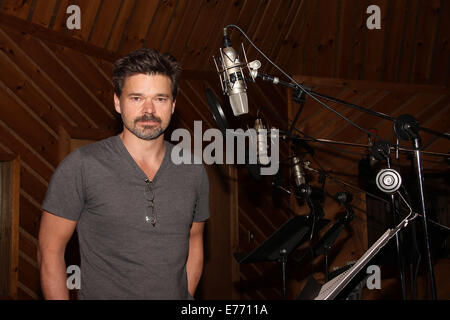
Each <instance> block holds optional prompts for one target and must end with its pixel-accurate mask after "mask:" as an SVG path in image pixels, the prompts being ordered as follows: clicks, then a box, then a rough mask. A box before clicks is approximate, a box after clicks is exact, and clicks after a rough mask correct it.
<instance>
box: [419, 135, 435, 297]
mask: <svg viewBox="0 0 450 320" xmlns="http://www.w3.org/2000/svg"><path fill="white" fill-rule="evenodd" d="M414 148H415V154H416V166H417V179H418V185H419V195H420V205H421V209H422V216H423V228H424V235H425V245H426V249H427V250H426V251H427V260H428V269H429V273H430V283H431V296H432V299H433V300H437V293H436V282H435V278H434V270H433V257H432V255H431V244H430V235H429V233H428V223H427V214H426V208H425V197H424V192H423V174H422V162H421V158H420V151H419V149H420V138H415V139H414Z"/></svg>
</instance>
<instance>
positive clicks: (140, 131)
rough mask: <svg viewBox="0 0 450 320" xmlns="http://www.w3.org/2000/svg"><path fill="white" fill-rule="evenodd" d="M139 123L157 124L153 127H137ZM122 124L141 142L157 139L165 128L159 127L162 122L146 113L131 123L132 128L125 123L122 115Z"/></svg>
mask: <svg viewBox="0 0 450 320" xmlns="http://www.w3.org/2000/svg"><path fill="white" fill-rule="evenodd" d="M141 121H154V122H157V124H155V125H138V124H139V122H141ZM122 122H123V125H124V126H125V128H127V129H128V131H130V132H131V133H133V134H134V135H135V136H136V137H138V138H140V139H143V140H154V139H156V138H158V137H159V136H160V135H161V134H163V133H164V131H165V128H164V129H163V128H162V127H161V123H162V120H161V119H160V118H158V117H156V116H154V115H153V114H149V113H146V114H144V115H143V116H142V117H139V118H136V119H134V121H133V126H131V125H130V124H128V123H127V121H125V119H124V118H123V114H122Z"/></svg>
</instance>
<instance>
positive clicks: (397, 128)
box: [394, 114, 448, 300]
mask: <svg viewBox="0 0 450 320" xmlns="http://www.w3.org/2000/svg"><path fill="white" fill-rule="evenodd" d="M419 129H420V130H424V128H421V127H419V124H418V122H417V120H416V119H415V118H414V117H413V116H411V115H408V114H404V115H401V116H399V117H398V118H397V119H395V121H394V132H395V134H396V135H397V138H399V139H400V140H410V141H412V142H413V147H414V154H415V160H416V161H415V164H416V173H417V182H418V190H419V196H420V205H421V212H422V218H423V228H424V236H425V246H426V252H427V264H428V272H429V278H430V279H429V280H430V287H431V296H432V299H433V300H437V290H436V280H435V276H434V269H433V257H432V255H431V240H430V234H429V229H428V217H427V210H426V204H425V195H424V194H425V192H424V188H423V172H422V158H421V154H420V149H421V145H422V143H421V138H420V135H419ZM426 131H428V132H433V131H432V130H429V129H426ZM433 133H434V132H433ZM440 136H443V137H446V138H447V139H448V136H446V135H440Z"/></svg>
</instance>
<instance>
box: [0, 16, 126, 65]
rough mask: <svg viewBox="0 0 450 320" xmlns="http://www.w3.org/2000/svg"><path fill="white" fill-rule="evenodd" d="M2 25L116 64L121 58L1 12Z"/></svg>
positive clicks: (110, 52)
mask: <svg viewBox="0 0 450 320" xmlns="http://www.w3.org/2000/svg"><path fill="white" fill-rule="evenodd" d="M0 25H1V26H4V27H8V28H12V29H15V30H17V31H20V32H22V33H26V34H30V35H32V36H34V37H37V38H39V39H41V40H46V41H49V42H52V43H55V44H58V45H61V46H63V47H68V48H71V49H73V50H76V51H79V52H81V53H84V54H87V55H89V56H91V57H96V58H100V59H102V60H106V61H111V62H114V61H115V60H117V59H118V58H119V57H120V56H119V55H118V54H117V53H115V52H112V51H108V50H105V49H103V48H100V47H97V46H94V45H92V44H89V43H87V42H84V41H82V40H78V39H75V38H72V37H71V36H68V35H66V34H65V33H64V32H61V31H54V30H51V29H48V28H45V27H43V26H41V25H38V24H36V23H32V22H28V21H25V20H22V19H20V18H17V17H14V16H11V15H8V14H5V13H2V12H0Z"/></svg>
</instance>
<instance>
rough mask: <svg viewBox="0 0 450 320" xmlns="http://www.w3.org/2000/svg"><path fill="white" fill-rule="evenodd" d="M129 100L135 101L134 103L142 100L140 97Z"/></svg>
mask: <svg viewBox="0 0 450 320" xmlns="http://www.w3.org/2000/svg"><path fill="white" fill-rule="evenodd" d="M131 100H133V101H135V102H139V101H141V100H142V98H141V97H131Z"/></svg>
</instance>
